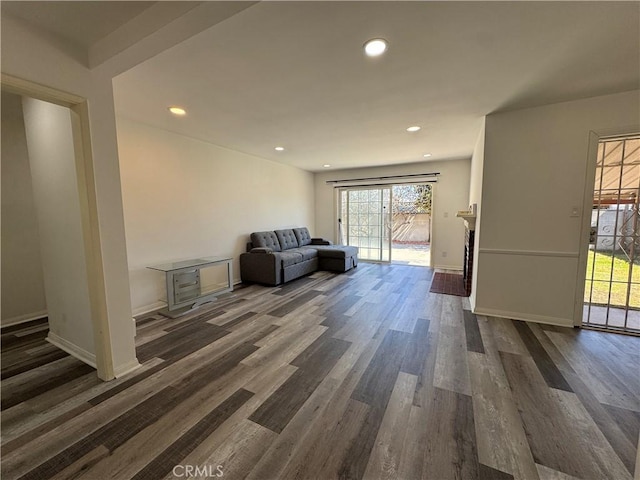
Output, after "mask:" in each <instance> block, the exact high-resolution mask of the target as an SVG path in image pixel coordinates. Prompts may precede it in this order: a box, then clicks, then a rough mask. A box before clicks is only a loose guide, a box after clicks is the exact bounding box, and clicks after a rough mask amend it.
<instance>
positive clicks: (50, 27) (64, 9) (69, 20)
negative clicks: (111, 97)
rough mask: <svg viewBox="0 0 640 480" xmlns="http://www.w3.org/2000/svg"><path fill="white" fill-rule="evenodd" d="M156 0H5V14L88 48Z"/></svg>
mask: <svg viewBox="0 0 640 480" xmlns="http://www.w3.org/2000/svg"><path fill="white" fill-rule="evenodd" d="M154 3H156V2H133V1H116V2H110V1H93V2H82V1H52V2H47V1H44V2H41V1H36V2H31V1H3V2H2V13H7V12H8V13H10V14H12V15H14V16H16V17H19V18H22V19H24V20H27V21H29V22H30V23H32V24H34V25H36V26H38V27H41V28H44V29H45V30H47V31H49V32H50V33H53V34H56V35H58V36H60V37H62V38H65V39H66V40H69V41H71V42H73V43H75V44H77V45H79V46H82V47H84V48H85V49H86V48H88V47H90V46H91V45H93V44H94V43H96V42H97V41H98V40H100V39H102V38H104V37H106V36H107V35H108V34H109V33H111V32H113V31H114V30H116V29H117V28H118V27H120V26H121V25H123V24H124V23H126V22H127V21H129V20H131V19H132V18H134V17H136V16H138V15H139V14H141V13H142V12H143V11H144V10H146V9H147V8H149V7H151V6H153V4H154Z"/></svg>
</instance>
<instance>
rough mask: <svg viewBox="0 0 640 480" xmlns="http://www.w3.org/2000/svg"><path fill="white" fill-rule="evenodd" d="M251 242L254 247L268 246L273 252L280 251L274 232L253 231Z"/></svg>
mask: <svg viewBox="0 0 640 480" xmlns="http://www.w3.org/2000/svg"><path fill="white" fill-rule="evenodd" d="M251 243H253V246H254V248H265V247H266V248H270V249H271V250H273V251H274V252H281V251H282V248H281V247H280V242H279V241H278V237H277V236H276V234H275V233H274V232H253V233H252V234H251Z"/></svg>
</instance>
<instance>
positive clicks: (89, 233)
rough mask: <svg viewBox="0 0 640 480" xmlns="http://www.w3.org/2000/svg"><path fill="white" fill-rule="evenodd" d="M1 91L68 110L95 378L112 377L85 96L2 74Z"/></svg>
mask: <svg viewBox="0 0 640 480" xmlns="http://www.w3.org/2000/svg"><path fill="white" fill-rule="evenodd" d="M2 90H4V91H7V92H10V93H14V94H17V95H21V96H26V97H31V98H35V99H38V100H43V101H45V102H48V103H53V104H56V105H60V106H62V107H66V108H68V109H69V110H70V112H71V128H72V133H73V143H74V152H75V165H76V181H77V185H78V197H79V203H80V215H81V225H82V236H83V242H84V247H85V248H84V250H85V261H86V265H87V286H88V289H89V302H90V306H91V323H92V327H93V339H94V346H95V350H96V352H95V355H96V367H97V371H98V377H100V378H101V379H102V380H111V379H113V378H115V372H114V368H113V358H112V345H111V335H110V334H109V333H110V326H109V319H108V313H107V300H106V288H105V281H104V269H103V259H102V243H101V240H100V227H99V224H98V207H97V195H96V185H95V176H94V175H95V174H94V161H93V153H92V148H91V131H90V123H89V109H88V104H87V99H86V98H83V97H80V96H78V95H74V94H72V93H68V92H64V91H62V90H57V89H55V88H51V87H47V86H45V85H41V84H39V83H35V82H31V81H29V80H24V79H21V78H18V77H14V76H12V75H7V74H5V73H2Z"/></svg>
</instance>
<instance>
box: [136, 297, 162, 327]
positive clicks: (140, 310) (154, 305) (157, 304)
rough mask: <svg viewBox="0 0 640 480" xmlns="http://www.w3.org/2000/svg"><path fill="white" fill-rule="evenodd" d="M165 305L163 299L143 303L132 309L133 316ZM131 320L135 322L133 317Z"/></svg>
mask: <svg viewBox="0 0 640 480" xmlns="http://www.w3.org/2000/svg"><path fill="white" fill-rule="evenodd" d="M166 306H167V302H163V301H159V302H154V303H150V304H149V305H143V306H142V307H138V308H135V309H133V316H134V317H138V316H140V315H145V314H147V313H151V312H153V311H155V310H160V309H161V308H165V307H166ZM133 321H134V322H135V318H134V319H133Z"/></svg>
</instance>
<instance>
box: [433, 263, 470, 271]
mask: <svg viewBox="0 0 640 480" xmlns="http://www.w3.org/2000/svg"><path fill="white" fill-rule="evenodd" d="M431 268H439V269H441V270H457V271H460V272H462V270H463V268H462V266H461V265H440V264H434V265H432V266H431Z"/></svg>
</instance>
